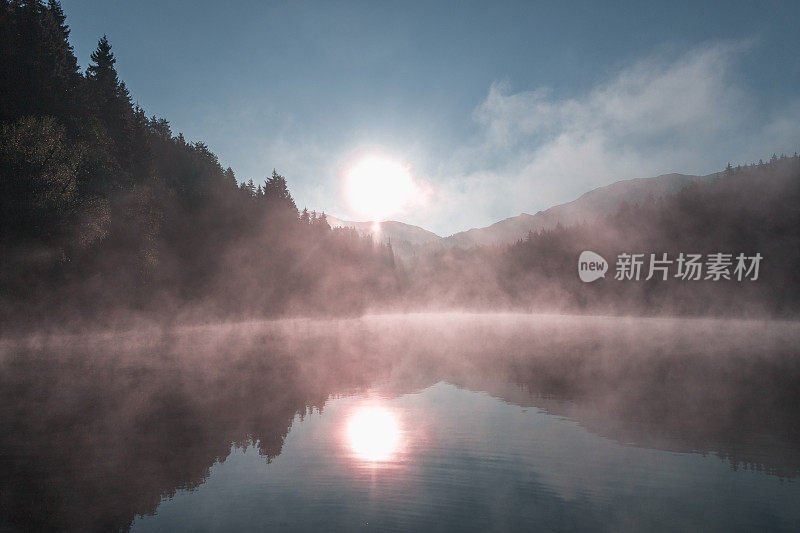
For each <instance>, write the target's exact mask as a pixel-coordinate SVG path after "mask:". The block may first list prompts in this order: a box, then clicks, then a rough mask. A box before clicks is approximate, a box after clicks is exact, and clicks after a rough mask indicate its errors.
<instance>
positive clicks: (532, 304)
mask: <svg viewBox="0 0 800 533" xmlns="http://www.w3.org/2000/svg"><path fill="white" fill-rule="evenodd" d="M90 59H91V61H90V64H89V66H88V68H86V70H85V72H81V71H80V69H79V67H78V62H77V59H76V57H75V54H74V52H73V49H72V47H71V45H70V43H69V29H68V26H67V24H66V21H65V15H64V13H63V11H62V9H61V6H60V5H59V3H58V2H57V1H55V0H50V1H49V2H48V3H46V4H45V3H43V2H41V1H18V0H15V1H10V0H0V101H2V106H0V258H2V259H0V319H1V320H0V321H1V322H2V323H3V324H5V325H8V326H9V327H10V328H13V327H17V326H18V325H20V324H26V323H27V324H29V325H38V324H41V321H42V320H43V319H48V320H55V321H57V322H64V321H75V322H76V323H78V324H81V323H83V324H85V321H84V320H83V319H85V318H87V317H92V318H95V319H96V318H100V317H103V318H109V317H110V318H112V319H113V318H114V317H117V316H118V317H120V318H122V319H125V318H127V317H129V316H130V315H129V314H128V312H129V311H131V310H136V311H139V312H141V313H142V315H144V316H153V313H154V312H158V314H157V315H156V316H159V317H160V316H175V315H179V314H180V315H181V316H186V314H191V313H195V315H196V316H195V318H222V317H244V316H247V317H250V316H277V315H287V314H340V313H347V314H351V313H359V312H362V311H364V310H366V309H367V308H368V307H369V308H378V309H387V310H388V309H420V308H439V309H454V308H462V309H474V310H498V309H502V310H526V311H530V310H560V311H570V312H573V311H579V312H608V313H679V314H731V315H763V314H768V315H773V316H788V315H794V314H796V311H797V309H798V307H799V306H798V303H800V270H798V268H797V265H798V264H800V234H798V228H800V162H799V160H798V158H797V156H796V155H795V156H793V157H788V158H787V157H780V158H779V157H777V156H776V157H774V158H773V159H772V160H771V161H769V162H767V163H763V162H759V164H756V165H748V166H745V167H736V168H733V167H731V166H730V165H729V167H728V168H727V169H726V170H725V171H723V172H721V173H720V174H719V175H718V176H717V177H716V178H715V179H711V180H705V181H702V182H698V183H696V184H694V185H692V186H690V187H689V188H687V189H685V190H683V191H682V192H680V193H679V194H678V195H676V196H671V197H664V198H654V199H651V200H648V201H646V202H643V203H641V204H638V205H624V206H623V208H622V209H621V210H620V211H619V212H618V213H610V214H609V215H608V217H606V218H605V219H602V220H600V221H592V222H591V223H589V224H582V225H578V226H573V227H566V228H565V227H557V228H555V229H554V230H552V231H546V232H540V233H536V234H530V235H528V237H527V238H525V239H523V240H521V241H520V242H518V243H516V244H514V245H511V246H498V247H494V248H493V247H479V248H474V249H468V250H464V249H457V248H450V249H446V248H438V249H437V248H436V247H427V249H425V250H424V251H423V250H421V249H420V250H418V253H417V254H416V255H413V254H406V256H411V257H410V259H406V260H404V261H402V262H401V261H397V262H396V260H395V257H394V254H393V251H392V249H391V247H390V246H380V245H377V244H374V243H373V242H372V241H371V239H370V238H369V237H367V238H362V237H359V236H358V235H357V234H356V233H355V231H353V230H343V229H335V230H332V229H331V228H330V227H329V225H328V223H327V221H326V218H325V215H324V214H322V215H317V214H316V213H313V212H312V213H309V212H308V211H306V210H303V211H302V212H299V211H298V209H297V206H296V205H295V202H294V200H293V199H292V196H291V194H290V193H289V190H288V188H287V183H286V179H285V178H284V177H283V176H281V175H280V174H278V173H277V172H275V171H273V172H272V174H271V175H270V176H269V177H268V178H267V179H266V180H265V181H263V182H262V183H259V184H256V183H254V182H253V180H249V181H247V182H244V183H242V184H239V181H238V180H237V178H236V176H235V175H234V172H233V170H232V169H231V168H227V169H224V168H222V166H221V165H220V163H219V161H218V159H217V157H216V156H215V155H214V154H213V153H212V152H211V151H210V150H209V148H208V147H207V146H206V145H205V144H203V143H202V142H187V141H186V140H185V139H184V138H183V135H181V134H180V133H179V134H177V135H174V134H173V132H172V130H171V128H170V124H169V123H168V122H167V121H166V120H165V119H163V118H158V117H155V116H153V117H148V116H147V115H146V114H145V111H144V110H143V109H141V108H140V107H139V106H138V105H135V104H134V103H133V101H132V98H131V95H130V93H129V92H128V89H127V88H126V86H125V83H124V82H123V81H122V80H120V79H119V76H118V75H117V71H116V68H115V64H116V58H115V57H114V54H113V52H112V50H111V45H110V43H109V41H108V39H106V38H105V36H104V37H103V38H101V39H100V41H99V43H98V46H97V49H96V50H95V51H94V52H93V53H92V54H91V58H90ZM404 244H407V243H396V245H397V246H403V245H404ZM583 250H592V251H595V252H597V253H599V254H601V255H602V256H603V257H605V258H606V260H607V261H608V262H609V271H608V273H607V274H606V279H604V280H598V281H596V282H594V283H591V284H585V283H582V282H581V281H580V280H579V279H578V276H577V272H576V270H577V259H578V255H579V254H580V252H581V251H583ZM717 252H721V253H730V254H734V256H735V255H736V254H738V253H745V254H747V255H748V256H749V255H752V254H755V253H760V254H761V255H762V256H763V261H762V263H761V265H760V277H759V279H758V280H757V281H752V282H751V281H741V282H740V281H735V280H721V281H716V282H715V281H705V280H700V281H686V280H680V279H675V278H674V277H671V278H670V279H669V280H668V281H660V280H650V281H645V280H644V279H642V280H640V281H632V280H628V281H617V280H615V279H614V274H615V262H616V258H617V256H618V255H619V254H620V253H643V254H645V259H646V260H649V257H650V254H651V253H654V254H658V255H659V257H660V254H662V253H667V254H668V256H669V257H670V258H671V259H673V260H674V259H676V257H677V255H678V254H680V253H686V254H689V253H699V254H703V255H704V256H706V255H707V254H712V253H717ZM673 266H674V265H673ZM646 275H647V262H646V263H645V265H644V266H643V267H642V278H644V277H646ZM188 310H191V311H188ZM189 318H192V317H189ZM82 321H83V322H82Z"/></svg>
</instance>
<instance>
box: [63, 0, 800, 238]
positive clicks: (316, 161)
mask: <svg viewBox="0 0 800 533" xmlns="http://www.w3.org/2000/svg"><path fill="white" fill-rule="evenodd" d="M698 4H699V5H698ZM761 4H762V5H759V4H758V3H755V2H706V3H698V2H660V3H655V4H647V3H645V2H604V3H600V2H548V3H534V2H519V3H515V2H507V3H490V2H438V3H434V2H391V3H390V2H376V1H372V2H348V3H345V2H333V1H330V2H319V3H312V2H225V3H223V2H208V1H204V0H195V1H193V2H183V1H176V2H169V1H160V2H157V1H146V0H142V1H138V2H118V1H105V2H86V1H82V0H64V2H63V6H64V10H65V11H66V14H67V22H68V24H69V25H70V27H71V29H72V34H71V37H72V42H73V44H74V46H75V51H76V54H77V56H78V60H79V62H80V64H81V66H82V67H85V66H86V65H87V63H88V58H89V54H90V53H91V51H92V49H93V48H94V47H95V46H96V43H97V39H98V38H99V37H100V36H102V35H103V34H104V33H105V34H107V35H108V37H109V40H110V41H111V44H112V45H113V47H114V48H113V49H114V52H115V53H116V55H117V58H118V64H117V66H118V70H119V73H120V76H121V77H122V79H124V80H125V82H126V83H127V84H128V87H129V88H130V90H131V92H132V94H133V96H134V98H135V100H136V101H137V102H138V103H139V104H140V105H141V106H142V107H144V108H145V110H146V111H147V112H148V114H157V115H160V116H163V117H165V118H167V119H168V120H169V121H170V122H171V124H172V127H173V131H174V132H176V133H177V132H183V134H184V136H185V137H186V138H187V139H190V140H202V141H204V142H206V143H207V144H208V145H209V146H210V148H211V149H212V150H213V151H214V152H215V153H216V154H217V155H218V156H219V158H220V161H221V162H222V164H223V165H224V166H231V167H233V169H234V170H235V171H236V173H237V176H238V177H239V178H240V179H243V180H246V179H248V178H251V177H252V178H253V179H254V180H255V181H262V180H263V179H264V178H265V177H266V176H267V175H268V174H269V173H270V172H271V171H272V169H273V168H276V169H277V170H278V171H279V172H280V173H282V174H284V175H286V176H287V179H288V180H289V185H290V189H291V191H292V193H293V195H294V196H295V199H296V200H297V202H298V204H299V205H300V206H308V207H309V208H310V209H311V208H314V209H318V210H325V211H326V212H329V213H332V214H334V215H336V216H340V217H344V218H357V216H356V213H354V212H353V210H352V209H351V208H350V206H349V205H348V203H347V201H346V198H344V193H343V187H342V186H341V182H342V174H343V172H345V170H346V168H347V167H348V165H349V164H351V163H352V162H353V161H354V160H356V159H357V158H358V157H360V156H361V155H366V154H382V155H384V156H387V157H390V158H392V159H394V160H396V161H399V162H401V163H402V164H404V165H408V166H409V167H410V169H411V172H412V175H413V176H414V179H415V180H417V181H418V183H419V184H420V186H421V187H423V188H424V189H425V190H426V191H428V196H427V197H426V201H425V202H424V203H423V202H419V203H417V204H414V205H409V206H408V207H407V208H406V209H405V210H404V211H402V212H399V213H396V214H395V215H394V216H393V217H392V218H394V219H397V220H402V221H405V222H409V223H412V224H418V225H421V226H424V227H426V228H428V229H431V230H432V231H435V232H437V233H439V234H441V235H447V234H450V233H453V232H456V231H459V230H463V229H468V228H470V227H477V226H483V225H487V224H489V223H492V222H494V221H496V220H499V219H502V218H506V217H509V216H513V215H516V214H519V213H520V212H529V213H534V212H536V211H537V210H540V209H545V208H547V207H549V206H551V205H554V204H557V203H561V202H565V201H569V200H572V199H574V198H575V197H577V196H578V195H580V194H582V193H583V192H586V191H587V190H589V189H591V188H594V187H597V186H601V185H605V184H608V183H611V182H613V181H617V180H619V179H625V178H633V177H644V176H652V175H658V174H662V173H668V172H683V173H708V172H712V171H715V170H718V169H720V168H722V167H724V166H725V164H726V163H727V162H728V161H729V160H730V161H733V162H746V161H751V160H757V159H758V158H760V157H767V156H768V155H770V154H771V153H772V152H775V151H777V152H779V153H780V152H781V151H784V152H787V153H793V152H794V151H795V150H798V149H800V91H799V90H798V89H800V55H799V54H798V53H797V51H798V50H800V2H763V3H761Z"/></svg>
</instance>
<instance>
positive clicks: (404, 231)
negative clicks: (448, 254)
mask: <svg viewBox="0 0 800 533" xmlns="http://www.w3.org/2000/svg"><path fill="white" fill-rule="evenodd" d="M328 224H330V226H331V227H332V228H337V227H338V228H353V229H355V230H356V231H357V232H358V233H359V234H361V235H373V236H376V237H377V240H379V241H380V242H382V243H387V242H390V241H391V242H392V243H400V242H407V243H409V244H413V245H425V244H430V243H435V242H439V241H440V240H441V239H442V238H441V237H439V236H438V235H436V234H435V233H433V232H431V231H428V230H426V229H423V228H420V227H419V226H413V225H411V224H406V223H404V222H396V221H394V220H387V221H384V222H381V223H380V224H379V225H378V226H376V223H375V222H371V221H370V222H353V221H350V220H342V219H340V218H336V217H332V216H328Z"/></svg>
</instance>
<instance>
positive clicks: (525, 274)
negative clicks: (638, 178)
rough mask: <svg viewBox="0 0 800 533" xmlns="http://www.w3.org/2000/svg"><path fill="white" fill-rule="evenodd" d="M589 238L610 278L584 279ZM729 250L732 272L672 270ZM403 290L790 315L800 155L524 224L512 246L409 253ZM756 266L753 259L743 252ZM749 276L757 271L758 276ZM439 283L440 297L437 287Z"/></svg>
mask: <svg viewBox="0 0 800 533" xmlns="http://www.w3.org/2000/svg"><path fill="white" fill-rule="evenodd" d="M584 250H591V251H594V252H596V253H598V254H600V255H601V256H602V257H603V258H605V259H606V261H607V262H608V272H606V275H605V279H599V280H597V281H594V282H592V283H584V282H582V281H581V280H580V279H579V277H578V272H577V269H578V257H579V255H580V254H581V252H582V251H584ZM623 253H624V254H644V257H643V265H642V266H641V276H640V279H639V280H638V281H637V280H635V279H624V280H617V279H615V276H616V274H617V259H618V257H619V255H620V254H623ZM664 253H666V254H667V260H668V261H672V263H671V264H669V265H668V268H669V272H668V276H667V277H668V279H667V280H663V279H662V278H663V276H662V275H661V273H660V272H656V275H654V276H653V278H652V279H650V280H647V279H646V278H647V277H648V275H649V263H650V259H651V254H655V255H656V258H657V259H659V260H660V259H663V254H664ZM681 253H683V254H685V255H688V254H701V255H702V259H703V262H705V261H707V259H708V255H709V254H716V253H723V254H731V257H730V261H731V263H732V264H731V265H730V266H729V268H727V269H726V270H727V272H728V277H729V278H730V279H725V278H720V279H719V280H718V281H714V280H710V279H706V276H707V271H706V270H705V269H704V270H703V271H702V273H701V276H700V278H701V279H699V280H687V279H681V278H678V277H676V276H675V275H676V274H677V273H678V265H677V263H676V261H677V259H678V257H679V255H680V254H681ZM740 253H741V254H745V256H746V257H752V256H754V255H755V254H760V255H761V256H762V257H763V259H762V260H761V261H760V264H759V273H758V279H756V280H752V279H750V278H746V279H743V280H742V281H739V280H738V279H737V276H736V274H735V268H736V265H737V261H736V257H737V256H738V254H740ZM412 265H413V268H414V270H415V271H416V272H417V273H419V274H422V275H417V276H413V277H411V278H410V280H411V282H410V285H409V286H408V287H406V290H407V300H408V301H409V302H412V306H413V305H429V304H431V303H433V304H435V305H436V306H441V307H443V308H452V307H466V308H486V307H487V306H494V307H502V308H506V309H515V310H553V311H569V312H575V311H578V312H592V313H595V312H602V313H615V314H616V313H635V314H642V313H645V314H694V315H697V314H715V315H736V316H764V315H771V316H795V315H796V314H797V311H798V309H800V269H799V268H798V265H800V159H799V158H798V156H797V155H796V154H795V155H794V156H792V157H785V156H781V157H778V156H777V155H775V156H773V157H772V159H771V160H770V161H769V162H759V163H758V164H753V165H746V166H739V167H736V168H734V167H732V166H730V165H729V166H728V168H727V169H726V170H725V171H723V172H720V173H719V174H717V175H715V176H713V177H711V178H710V179H707V180H702V181H699V182H697V183H694V184H692V185H690V186H688V187H687V188H685V189H683V190H681V191H680V192H679V193H678V194H676V195H672V196H665V197H660V198H652V197H651V198H648V199H647V200H645V201H644V202H641V203H638V204H635V205H629V204H627V203H623V204H622V207H621V208H620V209H619V211H618V212H616V213H610V214H609V215H607V216H606V217H605V218H603V219H601V220H598V221H593V222H591V223H583V224H578V225H575V226H570V227H562V226H560V225H559V226H557V227H556V228H555V229H552V230H548V231H541V232H537V233H529V234H528V236H527V237H526V238H524V239H522V240H520V241H519V242H517V243H515V244H513V245H511V246H498V247H483V248H481V247H479V248H474V249H472V250H463V249H458V248H451V249H445V248H441V249H439V250H438V251H435V252H433V253H429V254H427V255H423V254H420V255H418V257H416V258H415V259H414V261H413V262H412ZM747 266H748V267H749V266H750V263H749V262H748V263H747ZM750 277H752V274H751V276H750ZM432 295H435V298H432Z"/></svg>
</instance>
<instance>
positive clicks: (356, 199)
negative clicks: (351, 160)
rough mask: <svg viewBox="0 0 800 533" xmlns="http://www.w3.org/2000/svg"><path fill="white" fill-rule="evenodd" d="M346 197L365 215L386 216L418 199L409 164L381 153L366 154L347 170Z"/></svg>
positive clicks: (375, 217)
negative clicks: (404, 164)
mask: <svg viewBox="0 0 800 533" xmlns="http://www.w3.org/2000/svg"><path fill="white" fill-rule="evenodd" d="M345 180H346V182H345V186H346V192H347V199H348V201H349V202H350V206H351V207H352V208H353V209H355V210H356V211H358V213H359V214H360V215H362V216H366V217H369V218H371V219H374V220H376V221H380V220H383V219H385V218H387V217H389V216H391V215H393V214H395V213H397V212H399V211H401V210H402V209H403V208H404V207H406V206H407V205H408V204H409V203H411V202H413V201H414V200H416V199H417V196H418V195H419V192H418V190H417V187H416V185H415V184H414V180H413V179H412V177H411V173H410V172H409V170H408V168H407V167H404V166H403V165H401V164H399V163H397V162H395V161H392V160H389V159H384V158H382V157H377V156H370V157H365V158H363V159H361V160H359V161H358V162H356V163H355V164H354V165H353V166H352V167H350V168H349V169H348V170H347V172H346V174H345Z"/></svg>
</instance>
